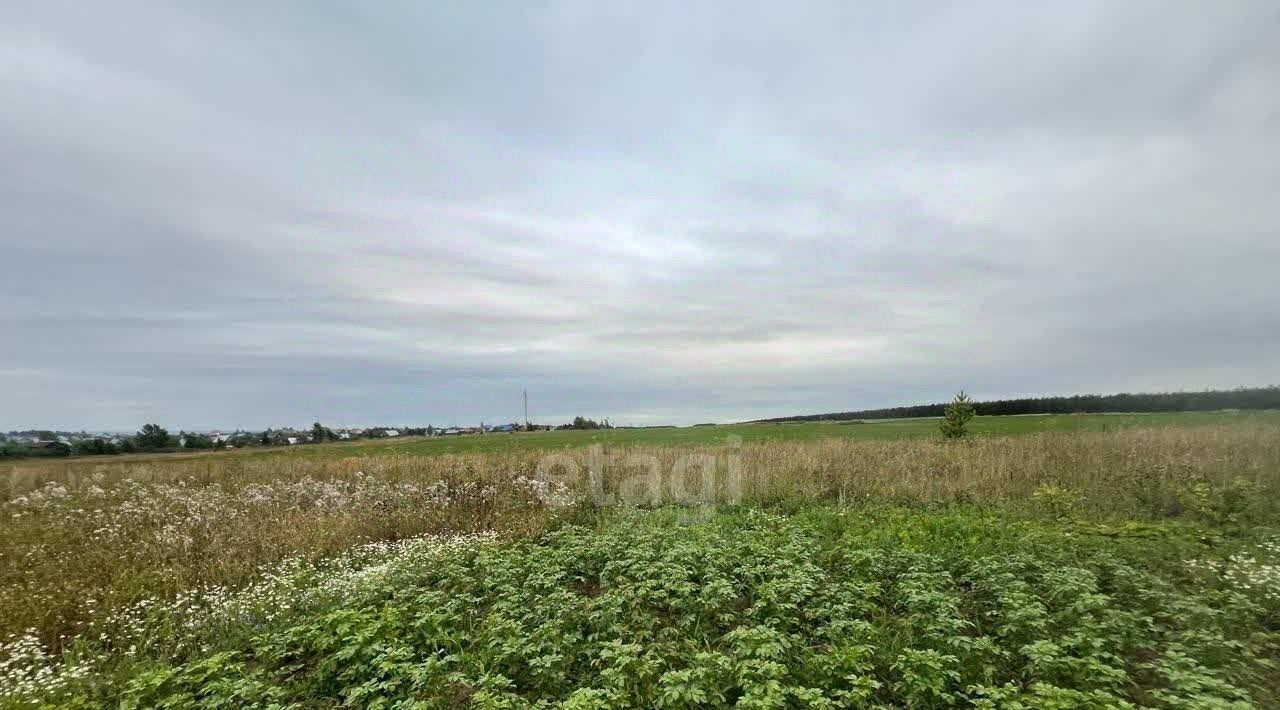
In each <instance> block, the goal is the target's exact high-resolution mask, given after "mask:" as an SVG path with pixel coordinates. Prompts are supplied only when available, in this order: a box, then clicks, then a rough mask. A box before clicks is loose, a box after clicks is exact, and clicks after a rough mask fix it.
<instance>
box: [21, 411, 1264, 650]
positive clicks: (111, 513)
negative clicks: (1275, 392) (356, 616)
mask: <svg viewBox="0 0 1280 710" xmlns="http://www.w3.org/2000/svg"><path fill="white" fill-rule="evenodd" d="M699 455H702V456H710V457H714V459H715V461H716V466H717V470H718V478H717V486H718V490H719V491H720V493H722V494H724V493H726V492H727V491H729V490H731V488H732V486H730V485H727V484H731V483H732V481H730V480H728V473H729V472H730V471H732V470H739V471H740V472H741V477H740V484H739V485H740V491H741V494H742V499H743V500H744V501H745V502H748V503H777V502H785V501H809V500H832V501H839V502H844V503H854V502H858V501H863V500H875V501H892V502H899V503H907V504H930V503H939V502H946V501H955V500H963V501H969V502H973V503H977V504H980V505H1015V506H1016V505H1021V504H1022V502H1024V501H1028V500H1030V499H1031V497H1032V496H1033V494H1035V493H1036V492H1037V491H1044V490H1046V489H1052V490H1058V491H1065V492H1067V495H1068V497H1069V498H1070V501H1071V505H1072V506H1074V508H1073V512H1074V513H1075V514H1080V515H1126V516H1139V517H1150V516H1166V515H1177V514H1179V513H1180V500H1181V499H1180V496H1181V495H1183V494H1184V493H1185V492H1186V491H1187V490H1189V489H1191V488H1193V487H1194V486H1196V485H1197V484H1204V485H1207V486H1210V487H1213V486H1218V485H1221V484H1226V483H1229V482H1231V481H1235V480H1237V479H1243V480H1246V481H1249V482H1250V483H1251V484H1253V485H1255V486H1257V487H1258V488H1260V489H1262V490H1269V491H1275V490H1277V489H1280V426H1278V425H1275V424H1271V423H1258V422H1250V423H1247V424H1236V425H1223V426H1203V427H1196V428H1151V429H1128V430H1123V431H1116V432H1107V433H1078V434H1037V435H1031V436H1022V437H1001V438H994V437H993V438H978V439H974V440H970V441H961V442H946V441H942V440H938V439H919V440H897V441H851V440H839V439H831V440H819V441H804V442H784V441H773V442H765V443H752V444H745V445H741V444H731V443H726V444H723V445H718V446H706V445H697V446H641V447H630V448H618V449H614V450H611V451H607V452H603V456H600V455H599V454H597V455H596V456H597V458H596V459H595V460H594V466H595V467H596V468H597V469H599V470H601V471H602V472H603V483H602V487H603V489H604V490H605V491H609V492H616V491H618V490H627V489H628V486H630V487H632V488H635V487H636V486H637V485H638V486H640V487H641V488H643V486H644V481H643V480H637V477H639V476H642V473H643V471H645V470H646V466H647V465H648V464H647V463H646V462H656V466H657V470H658V471H660V472H661V473H662V474H663V476H662V478H663V480H664V481H666V482H667V484H666V485H667V486H668V487H667V488H664V489H663V494H664V495H670V493H671V490H670V488H669V482H670V479H671V476H670V475H668V474H669V472H670V471H672V470H673V467H676V468H678V467H679V462H681V461H682V460H683V461H684V462H685V463H688V462H690V461H691V460H696V458H693V459H691V457H697V456H699ZM554 456H555V457H556V458H554V459H548V458H547V455H546V454H542V453H538V452H519V453H510V454H473V455H444V456H441V455H436V456H406V455H392V456H357V457H350V458H301V457H288V456H279V457H270V458H233V457H223V458H217V457H213V458H201V459H191V458H181V457H176V458H173V459H153V460H148V461H145V462H138V461H122V462H106V461H102V460H97V461H82V460H72V461H67V462H63V463H61V464H59V465H50V464H49V463H47V462H41V463H39V464H35V465H24V464H19V465H15V466H13V467H12V468H11V470H10V471H9V473H8V479H7V480H8V483H9V484H10V485H9V490H8V491H7V492H6V493H5V494H4V496H3V497H0V639H3V638H4V637H6V636H8V635H9V634H12V633H16V632H18V631H21V630H24V629H27V628H35V629H37V630H38V632H39V635H40V636H41V637H42V638H43V639H44V640H45V641H46V642H52V643H53V644H54V645H55V646H56V645H57V644H56V642H57V639H58V638H59V637H60V636H61V635H64V634H66V635H72V634H75V633H77V632H78V631H80V630H81V629H83V628H84V627H85V625H86V624H87V623H88V622H89V621H90V620H92V619H93V618H95V616H96V615H100V614H104V613H108V612H109V611H110V610H111V609H114V608H119V607H121V606H124V605H127V604H130V603H134V602H137V601H138V600H140V599H146V598H164V597H168V596H171V595H173V594H175V593H177V592H179V591H181V590H185V589H189V588H192V587H197V586H200V585H209V584H233V585H234V584H239V583H242V582H244V581H247V580H248V579H251V578H252V577H253V575H254V574H255V571H256V570H258V569H259V568H260V567H261V566H263V565H266V564H269V563H271V562H273V561H276V560H279V559H281V558H283V557H286V556H289V555H296V554H302V555H328V554H332V553H334V552H336V551H338V550H341V549H344V548H348V547H350V546H352V545H355V544H359V543H365V542H370V541H377V540H394V539H401V538H405V537H409V536H413V535H419V534H423V533H432V532H445V531H448V532H475V531H484V530H498V531H512V532H515V533H517V534H519V533H528V532H534V531H537V530H540V529H542V528H543V527H544V526H546V525H547V524H549V523H551V522H552V521H553V520H554V518H555V516H556V515H557V514H558V512H557V511H558V510H559V509H560V507H561V506H560V503H562V502H563V501H560V500H552V499H549V498H548V497H547V496H546V495H545V493H546V489H545V488H539V487H538V486H537V485H535V484H531V483H529V481H528V479H531V478H534V477H535V474H536V473H537V471H538V469H539V466H540V465H542V466H543V467H544V468H546V469H548V470H551V471H553V472H556V473H557V475H559V473H560V472H563V471H564V470H565V468H566V467H568V468H577V469H578V470H579V472H580V475H579V476H577V477H576V478H575V479H572V480H569V481H568V483H569V490H570V491H571V492H572V493H574V494H575V495H576V497H577V498H578V499H583V498H585V497H587V492H588V484H587V478H586V475H585V471H586V470H587V469H588V467H589V465H590V464H592V460H591V459H590V456H592V455H591V454H590V453H589V452H588V451H587V450H582V449H579V450H572V451H565V452H561V453H557V454H555V455H554ZM688 478H689V480H690V483H689V488H690V489H691V490H696V489H697V487H698V485H699V484H698V483H697V482H695V480H694V479H697V478H698V476H697V472H696V471H690V472H689V475H688ZM1273 501H1274V496H1266V497H1265V499H1263V498H1260V499H1259V501H1257V502H1258V503H1259V504H1260V505H1265V506H1269V509H1268V510H1267V512H1268V513H1269V514H1272V515H1274V514H1275V513H1276V512H1277V511H1276V509H1275V506H1276V504H1275V503H1274V502H1273ZM548 503H551V504H550V505H548Z"/></svg>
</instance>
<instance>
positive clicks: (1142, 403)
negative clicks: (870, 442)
mask: <svg viewBox="0 0 1280 710" xmlns="http://www.w3.org/2000/svg"><path fill="white" fill-rule="evenodd" d="M947 404H948V403H946V402H939V403H936V404H917V405H912V406H908V407H888V408H885V409H862V410H858V411H853V412H830V413H827V414H803V415H799V416H794V417H776V418H773V419H758V420H756V421H760V422H812V421H826V420H844V419H903V418H908V417H940V416H943V414H944V413H945V411H946V408H947ZM973 407H974V411H975V412H976V413H977V414H980V415H984V416H999V415H1010V414H1090V413H1092V414H1098V413H1108V412H1111V413H1123V412H1138V413H1151V412H1206V411H1215V410H1219V409H1280V386H1275V385H1272V386H1269V387H1240V388H1237V389H1232V390H1204V391H1200V392H1155V393H1147V394H1130V393H1127V392H1125V393H1121V394H1077V395H1071V396H1067V397H1025V398H1021V399H996V400H990V401H986V402H974V403H973Z"/></svg>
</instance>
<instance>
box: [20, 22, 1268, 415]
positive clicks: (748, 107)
mask: <svg viewBox="0 0 1280 710" xmlns="http://www.w3.org/2000/svg"><path fill="white" fill-rule="evenodd" d="M606 5H607V4H606ZM687 5H688V4H687V3H669V4H668V3H656V4H654V3H647V4H645V5H644V6H636V8H635V9H634V10H628V11H623V10H618V9H612V8H609V7H604V6H602V5H601V4H600V3H590V2H553V3H549V4H545V5H542V6H540V7H539V8H536V9H535V8H533V7H532V6H528V7H523V6H522V7H521V8H520V9H513V8H512V7H511V6H507V5H503V4H500V3H497V4H489V3H473V4H469V7H468V8H466V9H462V8H445V7H444V6H437V5H435V4H431V3H427V4H422V3H405V4H403V5H401V6H399V7H394V8H393V7H392V6H391V5H390V4H383V3H377V4H374V5H369V4H363V5H362V4H358V3H349V4H348V3H323V4H322V3H311V2H307V3H296V4H294V5H292V6H290V5H288V4H276V5H274V6H273V7H272V8H263V7H257V6H255V5H254V4H252V3H219V4H215V5H211V6H210V7H209V8H208V9H207V11H206V12H204V13H202V14H193V13H191V12H189V11H181V12H180V11H178V10H177V9H176V8H174V7H172V6H171V4H164V3H111V4H109V5H107V4H104V5H101V6H96V7H93V6H86V5H84V4H83V3H65V4H59V3H18V4H16V5H12V4H11V5H10V6H8V7H6V8H4V9H0V106H3V107H4V109H3V110H0V255H2V257H3V264H4V277H3V280H2V283H3V286H2V287H0V289H2V294H0V295H2V296H3V301H4V307H3V309H2V311H3V315H0V327H3V331H4V338H3V345H2V346H0V390H3V392H4V396H3V398H2V399H3V404H2V405H0V427H4V428H8V427H19V426H21V427H26V426H58V427H72V426H75V427H80V426H84V427H90V428H136V427H137V426H139V425H140V424H141V423H142V422H143V421H151V420H155V421H161V422H164V423H166V424H169V425H172V426H175V427H179V426H185V427H197V426H227V427H229V426H244V427H261V426H267V425H281V424H300V423H304V422H309V421H313V420H316V419H319V420H322V421H325V422H332V423H334V424H343V423H350V424H360V423H375V422H385V423H392V422H395V423H401V422H405V423H420V424H425V423H428V422H429V423H435V424H438V425H449V424H458V423H469V422H475V421H478V420H485V421H510V420H512V419H517V418H519V416H520V390H521V389H522V388H524V387H528V389H529V390H530V398H531V409H532V413H533V414H534V415H536V416H535V418H536V419H539V420H544V421H558V420H561V419H564V418H567V417H572V416H573V415H575V414H584V415H588V416H595V417H601V416H605V417H610V418H611V419H613V420H615V421H619V422H625V423H636V424H647V423H657V422H674V423H690V422H695V421H704V420H729V419H741V418H751V417H757V416H777V415H782V414H789V413H797V412H802V411H828V410H833V409H851V408H861V407H872V406H882V405H893V404H905V403H912V402H917V401H922V400H936V399H938V398H942V397H945V396H947V394H948V393H949V392H951V391H954V390H955V389H958V388H960V387H965V388H967V389H969V390H970V391H973V392H976V393H977V394H978V395H979V396H982V397H988V396H991V397H994V396H1006V395H1016V394H1040V393H1069V392H1077V391H1116V390H1122V389H1128V390H1138V389H1179V388H1197V387H1203V386H1234V385H1239V384H1268V383H1274V382H1278V381H1280V366H1278V365H1277V364H1276V363H1277V360H1276V357H1275V353H1276V352H1278V351H1280V288H1277V286H1276V277H1277V275H1278V274H1280V200H1277V199H1276V186H1277V185H1280V162H1278V161H1277V160H1276V156H1277V155H1280V11H1278V10H1277V9H1276V7H1275V4H1274V3H1270V2H1256V3H1249V2H1239V3H1231V4H1230V6H1221V5H1210V4H1205V3H1195V2H1186V3H1180V2H1176V3H1168V2H1149V3H1145V2H1128V3H1114V2H1083V3H1081V2H1073V3H1065V2H1064V3H1051V4H1049V5H1045V4H1042V3H1038V4H1033V5H1025V6H1023V5H1013V6H1011V5H1009V4H1007V3H990V4H988V3H970V4H965V5H963V6H960V5H946V6H933V5H928V4H919V5H910V6H907V5H902V4H890V6H888V7H882V8H873V7H853V6H851V5H850V4H849V3H842V2H836V3H830V4H820V3H802V4H801V5H802V7H794V6H785V7H784V6H782V5H778V4H776V3H760V4H747V5H743V4H741V3H724V4H720V5H717V4H699V5H698V6H697V7H696V8H690V7H688V6H687Z"/></svg>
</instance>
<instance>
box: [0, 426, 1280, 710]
mask: <svg viewBox="0 0 1280 710" xmlns="http://www.w3.org/2000/svg"><path fill="white" fill-rule="evenodd" d="M937 426H938V423H937V421H936V420H895V421H881V422H872V423H848V424H846V423H831V422H826V423H805V424H743V425H732V426H719V427H690V428H678V429H677V428H670V429H615V430H608V431H563V432H538V433H528V434H500V435H486V436H470V437H455V438H435V439H393V440H382V441H374V442H359V443H351V444H324V445H314V446H300V447H294V448H289V449H265V450H246V451H235V452H217V453H209V454H200V455H186V454H168V455H150V456H116V457H101V458H93V457H87V458H73V459H63V460H36V459H31V460H24V461H19V462H17V463H15V464H13V465H11V466H9V467H8V469H7V476H6V481H7V482H8V484H9V485H8V487H7V489H6V490H4V491H3V493H2V494H0V707H15V708H17V707H49V708H55V707H56V708H63V707H72V708H98V707H130V708H150V707H168V708H188V707H190V708H224V707H225V708H240V707H261V708H286V707H288V708H329V707H334V708H336V707H360V708H363V707H385V708H454V707H483V708H535V707H562V708H631V707H646V708H647V707H664V708H695V707H728V706H734V707H757V708H760V707H777V708H783V707H851V708H899V707H906V708H954V707H976V708H1009V709H1011V710H1012V709H1016V708H1169V709H1175V708H1232V709H1237V708H1238V709H1243V708H1268V707H1276V706H1277V704H1280V667H1278V666H1277V664H1276V661H1275V659H1277V658H1280V496H1277V493H1280V415H1277V413H1274V412H1255V413H1226V412H1224V413H1205V414H1167V415H1074V416H1052V417H1047V416H1041V417H989V418H977V419H975V420H974V421H973V422H972V423H971V429H972V432H971V436H969V437H967V438H965V439H961V440H946V439H944V438H943V437H941V436H940V435H939V434H938V431H937ZM592 444H600V446H599V447H592V446H591V445H592Z"/></svg>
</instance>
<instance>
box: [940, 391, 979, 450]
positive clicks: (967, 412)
mask: <svg viewBox="0 0 1280 710" xmlns="http://www.w3.org/2000/svg"><path fill="white" fill-rule="evenodd" d="M970 419H973V400H971V399H969V395H967V394H965V393H964V390H960V394H957V395H956V398H955V399H953V400H951V404H948V405H947V408H946V409H945V410H943V412H942V423H941V424H940V425H939V426H940V428H941V429H942V435H943V436H945V437H947V438H948V439H959V438H961V437H963V436H964V435H965V434H968V433H969V430H968V428H967V427H968V425H969V420H970Z"/></svg>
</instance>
